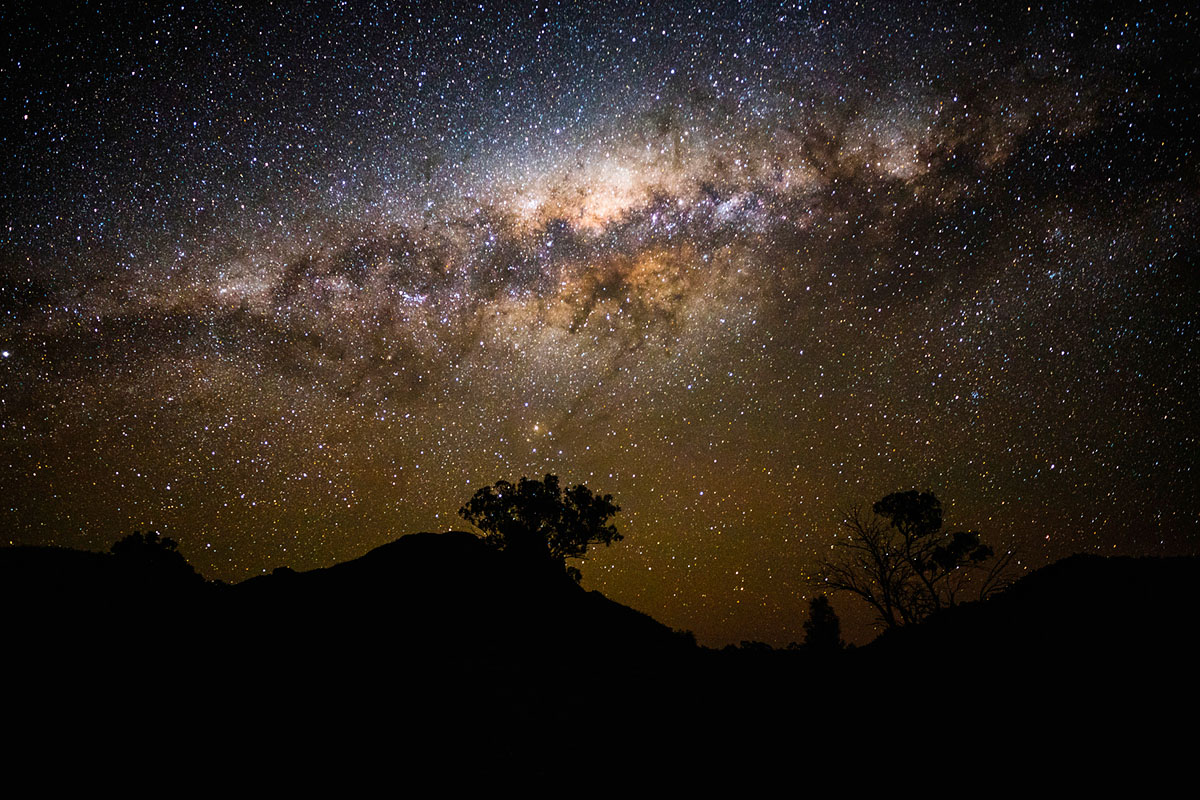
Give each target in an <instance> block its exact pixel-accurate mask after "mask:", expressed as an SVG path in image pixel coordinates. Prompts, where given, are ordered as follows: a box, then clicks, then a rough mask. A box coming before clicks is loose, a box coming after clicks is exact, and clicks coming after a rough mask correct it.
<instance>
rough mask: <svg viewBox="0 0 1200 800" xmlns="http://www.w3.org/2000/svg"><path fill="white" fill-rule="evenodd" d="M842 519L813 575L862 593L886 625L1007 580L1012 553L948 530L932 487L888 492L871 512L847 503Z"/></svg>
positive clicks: (915, 617) (927, 612) (913, 618)
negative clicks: (1000, 552) (830, 550)
mask: <svg viewBox="0 0 1200 800" xmlns="http://www.w3.org/2000/svg"><path fill="white" fill-rule="evenodd" d="M841 524H842V535H841V536H839V538H838V541H837V542H836V543H835V544H834V546H833V554H832V555H831V556H830V557H829V558H827V559H825V560H824V561H823V562H822V563H821V565H820V568H819V569H818V571H817V574H816V580H815V582H816V583H817V584H818V585H820V586H823V587H825V588H828V589H830V590H833V591H840V592H848V593H850V594H853V595H855V596H857V597H859V598H860V599H862V600H863V601H865V602H866V603H868V604H869V605H870V606H871V607H872V608H873V609H874V610H875V615H876V618H877V619H878V621H879V623H880V624H881V625H883V626H884V627H886V628H899V627H903V626H905V625H912V624H914V623H916V622H920V621H921V620H922V619H924V618H925V617H927V616H929V615H930V614H932V613H933V612H935V611H937V610H939V609H941V608H946V607H948V606H953V605H955V604H957V603H958V602H960V601H961V599H962V598H963V597H964V596H965V594H966V593H968V592H973V593H974V595H973V596H974V597H978V598H982V597H986V596H988V595H990V594H993V593H995V592H996V591H998V590H999V589H1001V588H1003V587H1004V586H1005V585H1007V582H1008V579H1007V575H1008V568H1009V566H1010V565H1011V563H1012V560H1013V554H1012V552H1011V551H1010V552H1008V553H1006V554H1004V555H1002V556H1001V557H999V558H994V555H995V554H994V552H993V551H992V548H990V547H988V546H987V545H986V544H983V542H982V541H981V540H980V537H979V534H978V533H975V532H974V531H956V532H954V533H943V532H942V505H941V503H940V502H939V501H938V499H937V497H935V496H934V495H932V494H929V493H924V492H923V493H918V492H898V493H895V494H890V495H888V496H887V497H885V498H883V499H882V500H880V501H879V502H878V503H876V504H875V505H874V506H873V507H872V509H871V513H868V512H866V511H864V510H863V509H861V508H852V509H849V510H848V511H847V512H846V513H845V514H844V515H843V518H842V523H841Z"/></svg>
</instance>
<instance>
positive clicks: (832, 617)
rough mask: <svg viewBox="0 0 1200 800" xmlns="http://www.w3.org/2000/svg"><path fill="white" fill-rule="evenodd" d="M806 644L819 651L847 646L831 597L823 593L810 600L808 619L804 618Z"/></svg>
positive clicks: (828, 650)
mask: <svg viewBox="0 0 1200 800" xmlns="http://www.w3.org/2000/svg"><path fill="white" fill-rule="evenodd" d="M804 646H805V647H807V648H809V649H811V650H814V651H818V652H822V653H824V652H831V651H835V650H841V649H842V648H843V647H845V646H846V645H845V643H843V642H842V622H841V620H839V619H838V615H837V612H835V611H834V610H833V605H832V604H831V603H830V602H829V598H828V597H826V596H825V595H823V594H819V595H817V596H816V597H814V598H812V599H811V600H809V601H808V619H806V620H804Z"/></svg>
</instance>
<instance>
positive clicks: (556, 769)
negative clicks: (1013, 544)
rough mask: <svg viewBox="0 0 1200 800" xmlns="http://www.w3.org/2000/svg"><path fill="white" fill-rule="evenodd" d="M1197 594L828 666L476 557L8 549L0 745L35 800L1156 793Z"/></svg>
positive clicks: (459, 538) (1096, 582) (1065, 571)
mask: <svg viewBox="0 0 1200 800" xmlns="http://www.w3.org/2000/svg"><path fill="white" fill-rule="evenodd" d="M1198 578H1200V560H1198V559H1127V558H1109V559H1105V558H1099V557H1094V556H1075V557H1072V558H1069V559H1066V560H1064V561H1061V562H1059V563H1057V564H1054V565H1051V566H1050V567H1047V568H1045V569H1042V570H1040V571H1038V572H1036V573H1033V574H1031V575H1029V576H1027V577H1025V578H1023V579H1022V580H1020V581H1018V582H1017V583H1016V584H1014V585H1013V586H1011V587H1010V588H1009V589H1008V590H1007V591H1005V592H1004V593H1002V594H1001V595H998V596H996V597H994V598H993V599H991V600H989V601H987V602H984V603H975V604H968V605H964V606H959V607H957V608H954V609H951V610H950V611H948V612H945V613H942V614H940V615H937V616H935V617H933V618H931V619H930V620H929V621H927V622H926V623H924V624H922V625H921V626H918V627H916V628H911V629H906V630H903V631H897V632H894V633H892V634H888V635H884V636H881V637H880V638H879V639H877V640H876V641H875V642H873V643H872V644H871V645H869V646H867V647H863V648H858V649H856V650H850V651H844V652H834V653H829V654H820V653H813V652H806V651H804V650H790V651H778V650H770V649H761V648H760V649H751V648H743V649H726V650H724V651H712V650H707V649H704V648H699V647H696V645H695V644H694V642H693V641H692V639H691V637H690V636H689V635H687V634H682V633H678V632H675V631H672V630H670V629H669V628H667V627H665V626H663V625H660V624H659V623H657V622H656V621H654V620H653V619H651V618H650V617H648V616H646V615H644V614H641V613H639V612H637V611H634V610H632V609H629V608H627V607H625V606H622V605H619V604H617V603H614V602H612V601H610V600H608V599H606V598H605V597H603V596H602V595H600V594H599V593H596V592H588V591H585V590H583V589H582V588H580V587H579V586H578V585H576V584H575V583H573V582H572V581H571V580H569V579H568V578H566V576H564V575H562V574H556V573H548V572H544V571H539V570H531V569H529V568H527V567H525V566H523V565H521V564H519V563H515V562H513V561H512V560H511V559H510V558H508V557H506V556H505V555H504V554H502V553H499V552H496V551H493V550H491V549H489V548H487V547H486V546H484V545H483V544H482V543H481V542H480V541H479V540H478V539H476V538H475V537H474V536H472V535H470V534H466V533H453V532H452V533H446V534H416V535H412V536H405V537H403V538H401V539H399V540H397V541H395V542H392V543H391V544H389V545H385V546H384V547H381V548H378V549H377V550H374V551H372V552H370V553H368V554H367V555H365V556H363V557H361V558H359V559H355V560H354V561H350V562H347V563H344V564H339V565H336V566H334V567H330V568H328V569H320V570H314V571H312V572H305V573H295V572H291V571H288V570H277V571H276V572H275V573H273V574H271V575H266V576H262V577H259V578H254V579H252V580H249V581H246V582H244V583H241V584H237V585H234V586H230V585H225V584H220V583H212V582H206V581H204V580H202V579H201V578H200V577H199V576H197V575H196V574H195V573H194V572H192V571H191V568H190V567H188V566H187V565H186V563H185V562H183V561H182V559H175V560H170V559H167V560H165V561H164V560H160V561H154V562H152V561H146V560H139V559H136V558H120V557H117V556H114V555H109V554H99V553H87V552H79V551H71V550H61V549H53V548H8V549H3V550H0V595H2V597H3V602H4V608H5V620H6V622H5V630H4V634H3V637H4V641H3V650H4V656H3V658H4V661H3V663H4V676H3V678H4V683H3V686H4V689H3V692H4V697H5V700H4V706H5V717H4V720H5V722H4V725H5V728H4V730H5V745H6V748H7V752H8V754H9V756H10V759H9V763H11V764H13V765H14V766H16V767H17V768H18V769H21V768H26V769H31V770H33V771H34V772H36V773H37V774H39V775H42V776H44V777H45V778H46V779H55V780H58V779H62V778H63V777H64V776H65V775H67V774H72V770H71V769H70V768H68V765H72V764H73V765H76V766H78V765H79V764H83V763H91V764H93V765H99V766H97V767H95V768H98V769H101V770H102V771H104V772H105V773H106V774H111V771H112V770H113V769H116V771H117V772H120V771H121V770H124V769H128V770H130V773H129V774H130V775H131V776H136V775H154V776H156V779H157V776H160V775H162V774H172V775H176V776H178V775H189V776H192V778H193V779H195V780H199V781H207V782H212V783H214V784H220V783H221V782H222V781H223V780H230V781H234V782H241V783H244V784H246V785H247V786H257V787H259V788H263V787H265V786H269V785H271V783H272V782H273V781H283V782H288V783H291V782H295V781H299V782H301V783H303V782H305V781H308V780H310V779H311V780H312V781H318V780H321V781H325V782H331V781H332V782H333V783H335V784H337V785H339V786H344V787H345V786H349V785H351V784H352V783H353V781H355V780H358V779H359V778H360V777H361V776H363V775H366V774H368V773H371V774H375V773H378V772H379V771H384V772H387V773H389V774H391V775H392V777H393V779H394V780H396V781H397V782H398V784H397V785H399V784H404V785H408V783H407V781H408V780H409V779H414V780H415V779H416V776H420V779H421V780H423V781H429V780H434V781H438V782H439V783H440V784H441V785H444V786H446V787H450V786H453V785H456V784H463V785H467V784H477V783H480V782H483V783H487V782H490V781H493V780H503V781H506V782H510V781H521V782H529V785H531V786H533V785H543V786H547V787H551V786H556V785H563V784H562V781H566V780H576V779H578V780H584V779H586V780H591V781H594V782H601V783H603V782H607V781H613V782H620V781H624V780H634V779H641V778H645V777H646V776H650V775H653V776H656V777H657V778H658V779H660V780H662V779H666V780H673V779H675V778H678V779H685V778H686V779H689V780H700V781H704V780H707V779H709V778H712V779H717V778H720V779H722V780H734V781H735V782H741V781H746V782H748V783H747V786H750V785H755V782H756V781H758V780H760V779H764V778H765V776H774V778H775V779H776V780H778V779H780V777H783V776H794V777H795V779H796V780H798V781H800V782H801V783H803V782H804V781H808V780H812V779H814V778H813V776H815V775H819V776H822V777H821V780H822V781H825V780H829V781H843V782H845V781H850V782H851V783H852V784H853V785H856V786H861V785H862V784H863V782H867V783H877V784H886V783H888V782H889V781H892V780H893V779H894V778H895V776H897V775H899V774H906V771H913V779H914V780H917V779H920V780H939V781H940V780H946V779H949V778H954V779H956V780H957V779H963V780H970V781H976V780H983V781H984V782H986V781H987V780H988V779H987V778H986V776H987V775H988V774H993V775H1003V776H1004V778H1005V779H1006V780H1010V781H1011V780H1019V779H1020V776H1022V775H1024V774H1026V773H1027V772H1029V773H1030V774H1032V773H1033V772H1036V771H1038V770H1044V769H1046V768H1048V767H1051V766H1052V767H1054V768H1055V769H1056V770H1058V771H1059V772H1061V773H1067V772H1071V771H1073V770H1074V771H1084V772H1087V773H1088V774H1092V775H1096V774H1102V773H1096V772H1095V771H1096V770H1098V769H1108V770H1113V769H1122V770H1124V769H1128V770H1129V771H1138V770H1141V771H1144V773H1145V781H1148V783H1144V784H1141V785H1145V786H1153V785H1154V782H1153V781H1154V780H1155V776H1156V775H1162V774H1165V772H1164V771H1165V770H1168V769H1169V768H1170V767H1171V766H1172V765H1178V764H1179V763H1182V762H1180V761H1177V760H1176V759H1183V760H1185V761H1186V760H1187V759H1190V755H1187V754H1188V753H1190V751H1191V749H1192V748H1193V745H1194V738H1192V737H1191V735H1190V734H1187V733H1180V731H1189V730H1191V728H1192V726H1193V725H1194V714H1195V711H1196V702H1195V701H1196V689H1195V682H1196V669H1195V666H1196V661H1195V657H1194V655H1193V654H1192V649H1193V648H1192V642H1193V640H1194V639H1195V631H1196V620H1197V612H1198V611H1200V603H1198V601H1197V595H1196V587H1197V586H1200V581H1198ZM63 770H65V772H63ZM306 776H307V777H306ZM672 776H675V777H674V778H673V777H672ZM74 777H75V778H76V779H78V778H80V775H79V774H77V773H75V774H74ZM131 779H132V778H131ZM572 785H573V784H572ZM797 785H799V784H797ZM806 785H809V784H806ZM811 785H816V784H811ZM822 785H823V784H822Z"/></svg>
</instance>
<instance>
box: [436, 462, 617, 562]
mask: <svg viewBox="0 0 1200 800" xmlns="http://www.w3.org/2000/svg"><path fill="white" fill-rule="evenodd" d="M620 510H621V509H620V507H619V506H617V505H615V504H614V503H613V502H612V495H608V494H606V495H597V494H593V493H592V490H591V489H589V488H587V487H586V486H583V485H579V486H574V487H572V488H570V489H567V490H566V491H565V492H564V491H562V490H561V489H560V488H559V485H558V476H556V475H547V476H546V477H545V479H544V480H540V481H539V480H530V479H529V478H521V480H520V481H519V482H518V483H517V484H516V485H515V486H514V485H513V484H511V483H509V482H508V481H499V482H498V483H496V485H495V486H488V487H485V488H483V489H480V490H479V491H477V492H475V494H474V496H472V497H471V499H470V500H469V501H467V504H466V505H465V506H463V507H462V508H461V509H459V512H458V513H459V516H461V517H462V518H463V519H465V520H466V521H467V522H470V523H471V524H472V525H474V526H475V527H477V528H479V529H480V530H481V531H483V533H484V536H483V539H484V541H486V542H488V543H489V544H491V545H493V546H495V547H497V548H498V549H501V550H505V551H507V552H509V553H512V554H514V555H517V556H519V557H522V558H525V559H527V560H529V561H531V562H536V561H544V562H548V563H552V564H555V565H557V566H559V567H560V568H562V569H564V570H565V571H566V573H567V574H568V575H570V576H571V578H573V579H574V580H575V581H579V580H580V578H581V577H582V574H581V573H580V571H579V570H578V569H576V568H575V567H568V566H566V559H568V558H583V557H584V555H585V554H586V553H587V549H588V545H591V544H604V545H605V546H607V545H610V544H612V543H613V542H619V541H621V539H622V538H624V537H622V536H621V534H620V533H618V532H617V529H616V527H615V526H613V525H611V524H609V520H610V519H611V518H612V517H613V516H614V515H615V514H616V513H617V512H618V511H620Z"/></svg>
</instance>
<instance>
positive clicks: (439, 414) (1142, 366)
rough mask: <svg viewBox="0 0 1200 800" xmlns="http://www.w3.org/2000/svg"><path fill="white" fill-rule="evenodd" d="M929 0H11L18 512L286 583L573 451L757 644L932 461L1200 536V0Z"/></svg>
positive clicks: (704, 615) (690, 588)
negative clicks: (1199, 265) (152, 3)
mask: <svg viewBox="0 0 1200 800" xmlns="http://www.w3.org/2000/svg"><path fill="white" fill-rule="evenodd" d="M252 5H257V4H252ZM899 5H900V4H880V5H878V6H871V5H867V4H853V3H850V4H846V3H836V4H828V5H823V4H811V3H748V4H741V5H739V4H707V3H705V4H682V5H672V4H665V3H663V4H658V3H656V4H647V5H639V4H624V3H583V4H578V5H576V4H569V3H563V4H545V5H538V6H528V7H524V6H522V7H518V6H516V5H514V4H512V3H500V4H488V3H484V4H461V5H452V4H443V5H438V6H434V5H428V4H416V5H413V6H411V7H410V6H403V5H398V6H394V7H385V6H384V5H383V4H366V3H348V4H329V5H326V4H312V5H304V4H299V3H283V4H277V5H275V6H271V7H267V8H264V9H260V10H249V9H246V8H240V7H238V6H236V5H230V6H221V5H219V4H202V6H197V7H193V6H192V5H190V4H186V3H184V4H179V3H176V4H173V5H169V6H168V5H163V6H161V7H159V8H151V9H149V10H142V11H138V12H133V11H130V10H129V9H126V8H125V7H124V5H123V4H115V5H113V6H112V7H111V8H105V7H103V6H100V7H97V6H95V5H94V4H89V5H87V6H80V7H78V8H75V9H74V10H71V11H63V10H60V9H55V10H54V11H53V12H51V11H48V10H46V11H43V10H34V11H4V12H0V17H2V18H3V23H4V24H3V29H4V30H5V31H6V33H5V37H6V53H5V57H4V70H3V78H2V80H3V84H2V87H3V100H2V107H3V111H4V124H3V126H2V127H3V129H4V131H5V132H4V133H3V134H2V136H3V139H2V140H0V141H2V142H3V144H2V147H3V153H4V173H3V185H2V186H0V192H2V193H3V195H2V196H3V206H2V207H3V211H4V214H3V221H4V229H3V241H2V244H0V298H2V299H0V309H2V311H3V315H2V316H0V347H2V351H3V352H2V354H0V404H2V405H0V413H2V418H0V463H3V465H4V472H3V476H2V477H0V490H2V493H3V497H4V498H5V500H4V502H3V507H2V520H3V524H4V526H5V530H7V531H8V537H7V538H8V541H10V542H12V543H18V544H33V543H38V544H42V543H54V544H60V545H68V546H75V547H86V548H93V549H103V548H106V547H107V546H108V545H109V544H110V543H111V542H112V541H114V540H115V539H117V538H118V537H119V536H121V535H123V534H124V533H127V532H129V531H131V530H135V529H137V530H144V529H149V528H154V529H158V530H160V531H162V532H164V533H165V534H167V535H170V536H171V537H173V538H175V539H176V540H177V541H178V542H179V543H180V549H181V550H182V551H183V552H184V553H185V555H186V556H187V557H188V559H189V560H190V561H191V562H192V563H193V564H195V565H196V566H197V567H198V568H199V569H200V570H201V571H202V572H203V573H204V574H205V575H207V576H209V577H213V578H221V579H225V580H239V579H242V578H244V577H246V576H249V575H253V574H257V573H260V572H262V571H264V570H270V569H272V568H273V567H276V566H282V565H288V566H292V567H294V568H297V569H306V568H312V567H316V566H322V565H327V564H330V563H333V562H336V561H339V560H344V559H346V558H350V557H353V556H356V555H359V554H361V553H363V552H366V551H367V550H369V549H370V548H372V547H374V546H377V545H379V544H382V543H384V542H387V541H389V540H391V539H393V538H395V537H396V536H398V535H400V534H402V533H406V532H413V531H417V530H445V529H447V528H454V527H459V528H461V527H465V526H466V523H464V522H462V521H461V520H459V519H458V518H457V516H456V513H455V512H456V510H457V509H458V508H459V506H460V505H461V504H462V503H463V502H464V501H465V500H466V499H467V497H469V496H470V495H471V494H472V493H473V492H474V490H475V489H476V488H478V487H480V486H483V485H487V484H490V483H493V482H494V481H496V480H500V479H506V480H515V479H516V478H518V477H520V476H522V475H529V476H535V475H538V476H540V475H542V474H545V473H548V472H553V473H556V474H558V475H560V476H562V479H563V481H564V482H568V483H575V482H584V483H587V484H588V485H589V486H591V487H592V488H593V489H596V490H598V491H603V492H609V493H612V494H613V495H614V496H615V498H616V500H617V501H618V502H619V503H620V505H621V506H622V508H623V511H622V513H621V514H620V516H619V518H618V524H619V527H620V528H621V530H622V532H623V533H624V534H625V535H626V539H625V541H623V542H622V543H620V544H619V545H617V546H614V547H613V548H611V549H609V550H604V551H602V552H599V553H595V554H594V556H592V557H590V558H589V560H588V561H587V562H586V563H585V564H584V565H583V572H584V576H585V577H584V584H585V586H587V587H589V588H595V589H600V590H601V591H604V592H605V593H606V594H608V595H609V596H611V597H613V598H614V599H617V600H619V601H621V602H625V603H627V604H629V605H632V606H634V607H636V608H638V609H640V610H643V611H646V612H647V613H650V614H651V615H653V616H655V617H656V618H658V619H660V620H662V621H663V622H665V623H667V624H669V625H672V626H674V627H677V628H687V629H691V630H693V631H695V632H696V633H697V635H698V637H699V638H700V640H701V641H703V642H707V643H711V644H717V643H723V642H728V641H738V640H741V639H763V640H766V641H770V642H773V643H776V644H783V643H786V642H788V641H791V640H794V639H799V638H800V637H801V633H800V623H801V622H802V620H803V609H804V608H805V605H806V604H805V599H806V598H807V597H809V596H811V595H812V593H813V592H814V591H816V590H815V589H814V587H812V586H810V585H808V584H807V583H806V582H805V579H806V576H808V575H809V574H811V572H812V569H813V566H814V563H815V559H816V558H818V557H819V556H820V555H821V554H822V553H825V552H828V549H829V547H830V545H831V544H832V542H833V541H834V535H835V534H836V532H837V525H836V521H837V518H838V517H837V514H838V509H839V508H845V507H847V506H848V505H852V504H856V503H858V504H863V503H870V502H873V501H874V500H876V499H878V498H879V497H881V496H883V495H884V494H887V493H889V492H891V491H895V490H899V489H907V488H920V489H922V490H932V491H934V492H936V493H937V494H938V496H939V497H941V498H942V500H943V502H944V503H945V504H946V506H947V509H948V514H947V515H948V518H949V521H950V522H951V523H952V524H954V525H956V526H959V527H970V528H975V529H977V530H979V531H981V532H982V533H983V534H984V536H985V538H986V539H988V540H989V541H991V542H992V543H993V544H994V545H996V546H997V547H999V548H1004V549H1009V548H1015V549H1016V550H1017V551H1018V553H1019V554H1020V560H1021V563H1022V565H1023V566H1024V567H1025V568H1030V567H1036V566H1040V565H1042V564H1045V563H1048V562H1049V561H1051V560H1053V559H1055V558H1059V557H1062V556H1064V555H1066V554H1069V553H1072V552H1080V551H1085V552H1101V553H1113V554H1143V555H1144V554H1153V555H1166V554H1175V553H1185V552H1196V551H1197V549H1198V548H1200V521H1198V518H1197V512H1196V509H1197V499H1198V498H1197V491H1196V483H1197V481H1196V476H1195V474H1194V469H1193V461H1194V459H1195V452H1196V438H1197V436H1196V425H1195V399H1194V398H1195V397H1196V395H1197V389H1198V388H1200V387H1198V386H1197V380H1196V355H1197V353H1196V350H1197V347H1196V345H1197V326H1196V317H1197V314H1196V304H1197V302H1196V301H1197V297H1198V293H1197V291H1196V290H1197V279H1196V264H1195V255H1196V252H1197V250H1196V240H1195V237H1196V223H1195V217H1196V212H1197V177H1198V176H1197V170H1196V159H1195V138H1196V115H1195V97H1196V96H1197V92H1196V71H1197V60H1196V58H1195V52H1196V46H1197V44H1200V38H1198V37H1197V36H1196V33H1195V16H1196V15H1195V13H1194V12H1191V11H1190V10H1188V9H1187V8H1186V7H1185V5H1184V4H1179V5H1176V6H1172V5H1170V4H1160V5H1154V4H1113V5H1105V6H1101V5H1098V4H1094V3H1080V4H1074V3H1067V4H1050V5H1042V6H1035V7H1027V6H1025V5H1017V4H1011V5H1009V4H1005V3H995V4H988V6H987V10H986V11H981V10H980V9H977V8H976V9H971V8H959V7H958V6H956V5H954V4H949V3H947V4H942V3H927V4H919V5H918V4H912V7H911V8H906V9H903V10H901V9H900V8H899ZM905 5H907V4H905ZM838 608H839V611H841V613H843V615H844V616H845V617H846V618H847V624H848V626H849V630H850V632H851V634H852V636H853V637H854V638H857V639H859V640H863V639H865V638H866V637H868V636H869V635H870V630H869V625H868V622H867V617H866V615H865V614H863V613H861V612H860V610H858V609H855V608H854V607H853V606H852V605H850V604H849V603H847V604H845V605H842V601H840V600H839V601H838Z"/></svg>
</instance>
